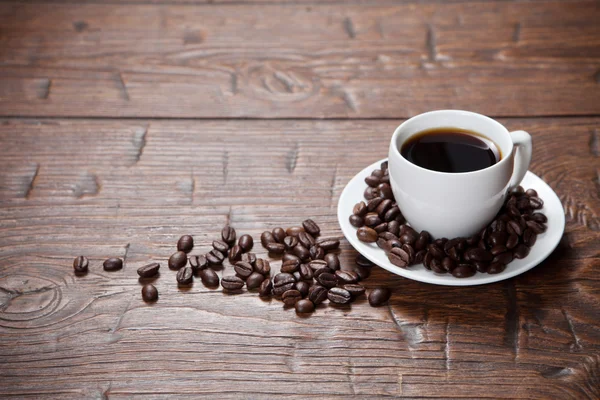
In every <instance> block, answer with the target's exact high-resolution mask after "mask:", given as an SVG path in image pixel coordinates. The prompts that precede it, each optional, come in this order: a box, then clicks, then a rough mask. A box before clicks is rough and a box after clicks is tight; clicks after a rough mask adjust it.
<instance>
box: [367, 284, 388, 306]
mask: <svg viewBox="0 0 600 400" xmlns="http://www.w3.org/2000/svg"><path fill="white" fill-rule="evenodd" d="M391 296H392V292H391V291H390V289H388V288H375V289H373V290H371V293H369V297H368V299H369V304H370V305H371V307H379V306H382V305H384V304H385V303H387V302H388V300H389V299H390V297H391Z"/></svg>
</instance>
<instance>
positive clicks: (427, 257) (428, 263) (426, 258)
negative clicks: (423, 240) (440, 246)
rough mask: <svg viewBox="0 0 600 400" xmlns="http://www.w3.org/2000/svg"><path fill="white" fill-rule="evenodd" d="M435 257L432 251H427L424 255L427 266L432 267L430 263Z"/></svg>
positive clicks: (424, 262) (424, 263)
mask: <svg viewBox="0 0 600 400" xmlns="http://www.w3.org/2000/svg"><path fill="white" fill-rule="evenodd" d="M433 259H434V258H433V256H432V255H431V253H430V252H427V253H425V257H423V265H424V266H425V268H427V269H431V267H430V265H431V261H432V260H433Z"/></svg>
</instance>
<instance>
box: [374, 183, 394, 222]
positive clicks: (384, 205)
mask: <svg viewBox="0 0 600 400" xmlns="http://www.w3.org/2000/svg"><path fill="white" fill-rule="evenodd" d="M388 186H389V185H388ZM391 207H392V200H390V199H389V198H387V199H384V200H383V201H382V202H381V203H379V205H378V206H377V208H375V213H376V214H377V215H379V218H383V217H384V216H385V213H386V212H387V211H388V210H389V209H390V208H391Z"/></svg>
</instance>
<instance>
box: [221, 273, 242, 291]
mask: <svg viewBox="0 0 600 400" xmlns="http://www.w3.org/2000/svg"><path fill="white" fill-rule="evenodd" d="M221 286H223V289H225V290H231V291H233V290H240V289H241V288H243V287H244V281H243V280H242V279H241V278H240V277H239V276H235V275H227V276H224V277H223V278H221Z"/></svg>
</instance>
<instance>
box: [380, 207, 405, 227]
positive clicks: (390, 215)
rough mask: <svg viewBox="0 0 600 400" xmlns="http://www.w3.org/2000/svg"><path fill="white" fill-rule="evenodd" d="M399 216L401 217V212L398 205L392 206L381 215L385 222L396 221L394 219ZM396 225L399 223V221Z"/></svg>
mask: <svg viewBox="0 0 600 400" xmlns="http://www.w3.org/2000/svg"><path fill="white" fill-rule="evenodd" d="M399 217H402V214H401V213H400V208H398V206H392V207H391V208H390V209H389V210H387V212H386V213H385V215H384V216H383V220H384V221H386V222H392V221H394V222H398V221H396V219H397V218H399ZM398 225H400V223H399V222H398Z"/></svg>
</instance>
